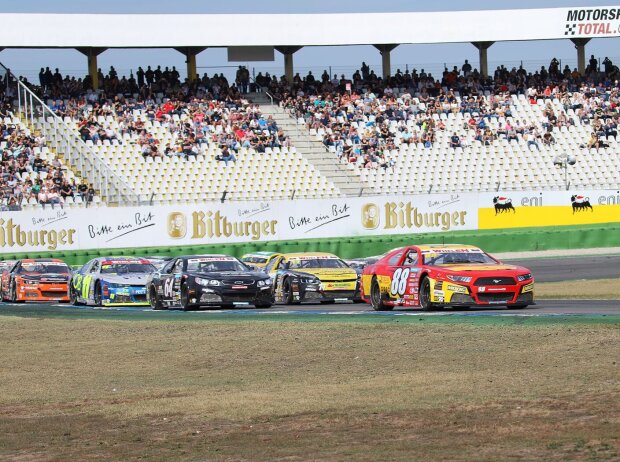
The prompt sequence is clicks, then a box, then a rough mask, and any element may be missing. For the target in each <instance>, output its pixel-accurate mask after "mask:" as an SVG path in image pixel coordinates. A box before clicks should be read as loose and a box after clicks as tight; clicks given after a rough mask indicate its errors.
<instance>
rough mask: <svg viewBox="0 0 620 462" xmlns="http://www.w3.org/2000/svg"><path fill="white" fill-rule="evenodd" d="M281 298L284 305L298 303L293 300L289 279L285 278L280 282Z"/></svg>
mask: <svg viewBox="0 0 620 462" xmlns="http://www.w3.org/2000/svg"><path fill="white" fill-rule="evenodd" d="M282 298H283V302H284V304H285V305H299V303H300V302H298V301H294V300H293V288H292V287H291V281H290V279H285V280H284V283H283V284H282Z"/></svg>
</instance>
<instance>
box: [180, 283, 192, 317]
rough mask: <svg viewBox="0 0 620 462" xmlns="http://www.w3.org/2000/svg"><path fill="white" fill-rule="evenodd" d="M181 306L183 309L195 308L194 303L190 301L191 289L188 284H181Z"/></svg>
mask: <svg viewBox="0 0 620 462" xmlns="http://www.w3.org/2000/svg"><path fill="white" fill-rule="evenodd" d="M181 307H182V308H183V311H189V310H192V309H194V305H192V304H191V303H190V302H189V289H188V288H187V284H183V285H182V286H181Z"/></svg>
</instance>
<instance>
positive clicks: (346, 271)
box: [293, 268, 357, 281]
mask: <svg viewBox="0 0 620 462" xmlns="http://www.w3.org/2000/svg"><path fill="white" fill-rule="evenodd" d="M293 271H294V272H296V273H302V274H311V275H312V276H316V277H318V278H319V279H320V280H321V281H326V280H327V281H334V280H342V279H355V278H357V272H356V271H355V270H354V269H353V268H304V269H303V270H300V271H297V270H293Z"/></svg>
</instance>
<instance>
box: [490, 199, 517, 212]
mask: <svg viewBox="0 0 620 462" xmlns="http://www.w3.org/2000/svg"><path fill="white" fill-rule="evenodd" d="M493 207H494V208H495V215H497V214H498V213H504V212H510V211H511V210H512V212H513V213H517V211H516V210H515V208H514V207H513V205H512V199H510V198H509V197H501V196H495V197H494V198H493Z"/></svg>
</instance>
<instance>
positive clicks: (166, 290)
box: [158, 258, 184, 305]
mask: <svg viewBox="0 0 620 462" xmlns="http://www.w3.org/2000/svg"><path fill="white" fill-rule="evenodd" d="M183 264H184V260H183V259H182V258H177V259H174V260H171V261H170V262H168V263H167V264H166V266H164V267H163V268H162V270H161V274H160V277H159V282H158V285H159V286H160V288H161V299H162V301H163V302H164V304H166V305H174V304H176V303H177V302H178V301H179V300H180V291H181V276H182V274H183Z"/></svg>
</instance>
